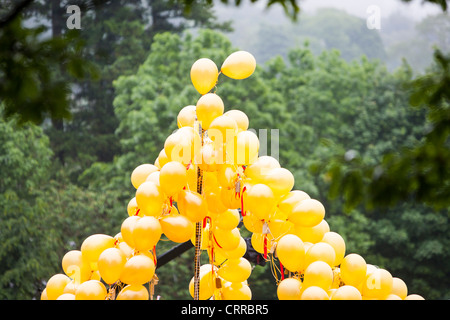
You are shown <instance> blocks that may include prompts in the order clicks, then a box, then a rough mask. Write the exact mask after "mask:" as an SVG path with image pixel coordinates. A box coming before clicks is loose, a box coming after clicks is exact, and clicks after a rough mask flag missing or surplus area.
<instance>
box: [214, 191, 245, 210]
mask: <svg viewBox="0 0 450 320" xmlns="http://www.w3.org/2000/svg"><path fill="white" fill-rule="evenodd" d="M219 189H220V200H222V203H223V205H224V206H225V207H227V208H228V209H237V208H240V207H241V199H240V198H239V197H238V196H236V190H235V189H234V188H231V189H229V188H224V187H220V188H219ZM245 196H247V195H245Z"/></svg>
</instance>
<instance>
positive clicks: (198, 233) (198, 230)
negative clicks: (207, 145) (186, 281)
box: [194, 121, 204, 300]
mask: <svg viewBox="0 0 450 320" xmlns="http://www.w3.org/2000/svg"><path fill="white" fill-rule="evenodd" d="M196 123H197V125H198V133H199V134H200V139H201V144H202V146H203V134H204V131H203V129H202V125H201V123H200V122H198V121H196ZM202 190H203V170H202V169H201V168H200V166H197V192H198V193H199V194H202ZM202 228H203V226H202V221H199V222H197V223H196V224H195V257H194V300H199V297H200V265H201V264H200V255H201V253H202V249H201V247H202Z"/></svg>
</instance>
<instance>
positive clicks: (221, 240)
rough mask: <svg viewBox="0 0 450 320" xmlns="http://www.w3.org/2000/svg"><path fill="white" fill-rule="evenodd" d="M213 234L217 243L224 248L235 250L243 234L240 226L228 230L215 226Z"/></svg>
mask: <svg viewBox="0 0 450 320" xmlns="http://www.w3.org/2000/svg"><path fill="white" fill-rule="evenodd" d="M213 235H214V240H215V241H216V244H217V245H218V246H220V247H221V248H222V249H223V250H228V251H231V250H234V249H236V248H237V247H238V246H239V243H240V241H241V234H240V232H239V229H238V228H234V229H231V230H227V229H221V228H218V227H215V228H214V230H213Z"/></svg>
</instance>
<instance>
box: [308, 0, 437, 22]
mask: <svg viewBox="0 0 450 320" xmlns="http://www.w3.org/2000/svg"><path fill="white" fill-rule="evenodd" d="M371 5H376V6H378V7H379V8H380V14H381V18H387V17H388V16H389V15H390V14H392V13H394V12H396V11H399V12H401V13H403V14H404V15H407V16H409V17H412V18H414V20H421V19H423V18H424V17H425V16H427V15H429V14H437V13H439V12H440V11H441V9H440V7H439V6H437V5H433V4H429V3H427V4H422V1H421V0H415V1H413V2H412V3H404V2H402V1H400V0H302V1H300V7H301V8H302V10H304V11H305V12H313V11H314V10H315V9H317V8H321V7H334V8H339V9H343V10H345V11H347V12H348V13H351V14H353V15H356V16H359V17H367V16H368V14H367V12H366V11H367V8H368V7H369V6H371Z"/></svg>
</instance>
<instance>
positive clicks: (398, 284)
mask: <svg viewBox="0 0 450 320" xmlns="http://www.w3.org/2000/svg"><path fill="white" fill-rule="evenodd" d="M391 293H392V294H395V295H397V296H399V297H400V299H402V300H405V298H406V297H407V296H408V287H407V286H406V283H405V282H404V281H403V280H402V279H400V278H397V277H393V278H392V292H391Z"/></svg>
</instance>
